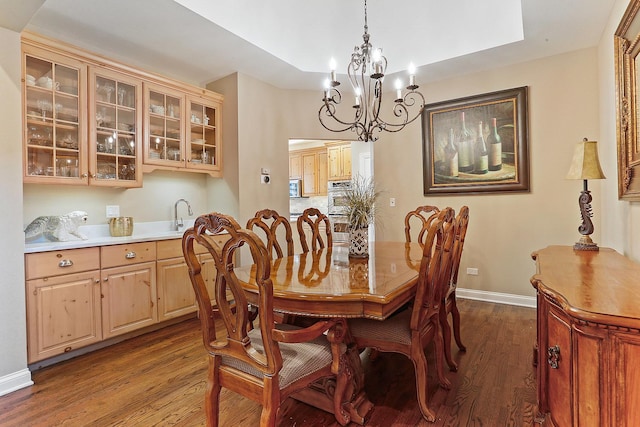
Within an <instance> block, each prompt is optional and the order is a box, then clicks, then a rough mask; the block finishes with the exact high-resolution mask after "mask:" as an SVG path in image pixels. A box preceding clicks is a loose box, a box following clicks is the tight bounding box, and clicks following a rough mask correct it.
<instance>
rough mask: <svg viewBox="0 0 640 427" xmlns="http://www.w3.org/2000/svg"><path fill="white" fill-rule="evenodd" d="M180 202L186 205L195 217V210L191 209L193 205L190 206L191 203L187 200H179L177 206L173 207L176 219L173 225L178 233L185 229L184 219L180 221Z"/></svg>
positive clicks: (190, 213)
mask: <svg viewBox="0 0 640 427" xmlns="http://www.w3.org/2000/svg"><path fill="white" fill-rule="evenodd" d="M180 202H184V203H186V205H187V210H188V213H189V215H193V210H192V209H191V205H190V204H189V202H187V201H186V200H185V199H178V201H177V202H176V204H175V205H174V206H173V218H174V220H173V225H174V227H175V229H176V231H180V230H181V229H182V227H184V222H183V221H182V217H181V218H180V219H178V205H179V204H180Z"/></svg>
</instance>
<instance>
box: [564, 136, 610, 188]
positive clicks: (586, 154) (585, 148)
mask: <svg viewBox="0 0 640 427" xmlns="http://www.w3.org/2000/svg"><path fill="white" fill-rule="evenodd" d="M604 178H605V176H604V173H603V172H602V168H601V167H600V160H599V159H598V142H597V141H587V138H585V139H584V140H583V141H580V142H578V144H577V145H576V148H575V151H574V152H573V160H572V161H571V167H570V168H569V173H567V179H604Z"/></svg>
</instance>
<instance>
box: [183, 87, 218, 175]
mask: <svg viewBox="0 0 640 427" xmlns="http://www.w3.org/2000/svg"><path fill="white" fill-rule="evenodd" d="M188 105H189V109H188V113H189V132H188V134H187V138H188V139H187V141H188V142H187V155H189V156H190V157H189V158H188V162H187V168H192V169H208V170H220V164H221V163H220V157H221V154H222V153H221V151H220V135H219V132H218V129H219V120H220V117H219V116H220V114H219V113H220V104H219V103H217V102H215V101H213V100H211V101H208V100H204V99H197V100H196V99H190V100H189V104H188Z"/></svg>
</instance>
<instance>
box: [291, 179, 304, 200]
mask: <svg viewBox="0 0 640 427" xmlns="http://www.w3.org/2000/svg"><path fill="white" fill-rule="evenodd" d="M289 197H302V180H301V179H291V180H289Z"/></svg>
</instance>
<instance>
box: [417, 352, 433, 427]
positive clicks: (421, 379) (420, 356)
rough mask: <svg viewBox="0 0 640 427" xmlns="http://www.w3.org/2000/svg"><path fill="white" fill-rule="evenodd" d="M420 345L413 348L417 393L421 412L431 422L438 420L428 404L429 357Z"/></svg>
mask: <svg viewBox="0 0 640 427" xmlns="http://www.w3.org/2000/svg"><path fill="white" fill-rule="evenodd" d="M418 347H420V346H413V347H412V349H411V353H412V354H411V361H412V362H413V368H414V369H415V371H416V394H417V398H418V406H419V407H420V412H422V416H423V417H424V419H425V420H427V421H429V422H434V421H435V420H436V415H435V413H434V412H433V411H432V410H431V409H429V405H428V404H427V401H428V399H427V391H428V390H429V387H428V385H427V374H428V372H427V371H428V366H427V358H426V356H425V354H424V349H423V348H418Z"/></svg>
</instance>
